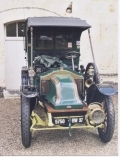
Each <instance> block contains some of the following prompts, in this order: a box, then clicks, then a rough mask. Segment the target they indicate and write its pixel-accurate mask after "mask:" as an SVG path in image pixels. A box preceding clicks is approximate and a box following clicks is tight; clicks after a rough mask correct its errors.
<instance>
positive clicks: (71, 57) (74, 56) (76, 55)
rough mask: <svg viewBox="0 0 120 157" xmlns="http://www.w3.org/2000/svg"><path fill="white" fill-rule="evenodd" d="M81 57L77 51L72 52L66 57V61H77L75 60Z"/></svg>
mask: <svg viewBox="0 0 120 157" xmlns="http://www.w3.org/2000/svg"><path fill="white" fill-rule="evenodd" d="M79 56H80V53H79V52H77V51H70V52H67V53H66V54H65V55H64V57H65V58H66V59H75V58H78V57H79Z"/></svg>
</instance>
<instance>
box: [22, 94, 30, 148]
mask: <svg viewBox="0 0 120 157" xmlns="http://www.w3.org/2000/svg"><path fill="white" fill-rule="evenodd" d="M30 112H31V111H30V99H28V98H26V97H24V96H22V97H21V136H22V144H23V145H24V147H25V148H28V147H29V146H30V145H31V132H30V127H31V119H30Z"/></svg>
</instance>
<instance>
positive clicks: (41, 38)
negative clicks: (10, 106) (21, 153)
mask: <svg viewBox="0 0 120 157" xmlns="http://www.w3.org/2000/svg"><path fill="white" fill-rule="evenodd" d="M90 28H91V26H90V25H89V24H87V22H86V21H85V20H81V19H79V18H73V17H30V18H27V19H26V20H25V24H24V37H25V54H26V61H27V66H23V67H22V70H21V82H22V83H21V87H20V91H21V136H22V144H23V145H24V147H25V148H27V147H29V146H30V145H31V133H32V132H33V131H37V130H39V131H42V130H54V129H62V130H65V129H67V130H68V133H69V135H70V136H71V130H72V129H74V128H79V129H80V128H96V129H98V134H99V137H100V139H101V140H102V141H103V142H104V143H107V142H109V141H110V140H111V139H112V136H113V132H114V126H115V111H114V105H113V102H112V99H111V96H112V95H114V94H115V89H114V88H113V87H112V86H111V85H109V84H108V85H107V84H100V77H99V73H98V70H97V66H96V64H95V58H94V54H93V49H92V43H91V37H90ZM85 30H88V37H89V40H90V46H91V53H92V56H93V61H92V62H93V63H92V62H91V61H89V56H88V65H87V67H86V68H84V66H83V65H80V64H79V61H80V53H82V52H80V37H81V34H82V32H83V31H85ZM86 53H87V52H86ZM37 106H40V107H39V109H37ZM36 109H37V112H36ZM41 111H42V113H41ZM43 114H44V117H43Z"/></svg>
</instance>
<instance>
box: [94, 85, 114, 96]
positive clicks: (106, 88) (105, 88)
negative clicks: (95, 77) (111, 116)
mask: <svg viewBox="0 0 120 157" xmlns="http://www.w3.org/2000/svg"><path fill="white" fill-rule="evenodd" d="M96 87H97V88H98V90H99V92H100V93H102V94H104V95H109V96H111V95H114V94H116V90H115V88H114V87H113V86H112V85H105V84H98V85H96Z"/></svg>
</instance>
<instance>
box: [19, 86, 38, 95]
mask: <svg viewBox="0 0 120 157" xmlns="http://www.w3.org/2000/svg"><path fill="white" fill-rule="evenodd" d="M20 92H21V95H23V96H24V97H26V98H34V97H37V96H38V95H39V93H38V90H37V88H35V87H32V88H31V87H29V86H21V88H20Z"/></svg>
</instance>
